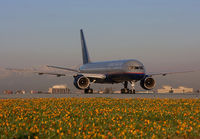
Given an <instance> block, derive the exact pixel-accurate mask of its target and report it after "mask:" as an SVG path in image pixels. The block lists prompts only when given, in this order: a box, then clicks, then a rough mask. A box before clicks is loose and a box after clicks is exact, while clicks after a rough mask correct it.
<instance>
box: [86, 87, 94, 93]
mask: <svg viewBox="0 0 200 139" xmlns="http://www.w3.org/2000/svg"><path fill="white" fill-rule="evenodd" d="M84 93H85V94H92V93H93V89H90V88H89V89H85V90H84Z"/></svg>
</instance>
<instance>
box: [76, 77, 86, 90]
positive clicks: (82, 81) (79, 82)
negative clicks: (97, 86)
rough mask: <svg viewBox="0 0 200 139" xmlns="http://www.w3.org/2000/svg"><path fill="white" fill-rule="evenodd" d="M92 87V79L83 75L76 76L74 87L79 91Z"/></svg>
mask: <svg viewBox="0 0 200 139" xmlns="http://www.w3.org/2000/svg"><path fill="white" fill-rule="evenodd" d="M89 85H90V79H88V78H87V77H85V76H83V75H77V76H74V86H75V87H76V88H78V89H82V90H84V89H87V88H88V87H89Z"/></svg>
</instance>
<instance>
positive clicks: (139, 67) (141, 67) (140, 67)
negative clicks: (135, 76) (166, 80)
mask: <svg viewBox="0 0 200 139" xmlns="http://www.w3.org/2000/svg"><path fill="white" fill-rule="evenodd" d="M133 69H136V70H138V69H144V68H143V66H129V70H133Z"/></svg>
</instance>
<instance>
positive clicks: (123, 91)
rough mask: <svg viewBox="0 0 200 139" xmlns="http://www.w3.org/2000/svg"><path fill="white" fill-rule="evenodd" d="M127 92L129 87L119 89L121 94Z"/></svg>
mask: <svg viewBox="0 0 200 139" xmlns="http://www.w3.org/2000/svg"><path fill="white" fill-rule="evenodd" d="M128 93H129V89H127V88H123V89H121V94H128Z"/></svg>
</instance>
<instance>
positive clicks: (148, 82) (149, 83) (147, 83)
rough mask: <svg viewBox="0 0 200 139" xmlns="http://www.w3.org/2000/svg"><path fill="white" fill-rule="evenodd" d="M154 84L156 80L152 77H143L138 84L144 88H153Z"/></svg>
mask: <svg viewBox="0 0 200 139" xmlns="http://www.w3.org/2000/svg"><path fill="white" fill-rule="evenodd" d="M155 85H156V82H155V80H154V79H153V78H152V77H145V78H144V79H143V80H141V81H140V86H141V87H142V88H143V89H146V90H151V89H153V88H154V87H155Z"/></svg>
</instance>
